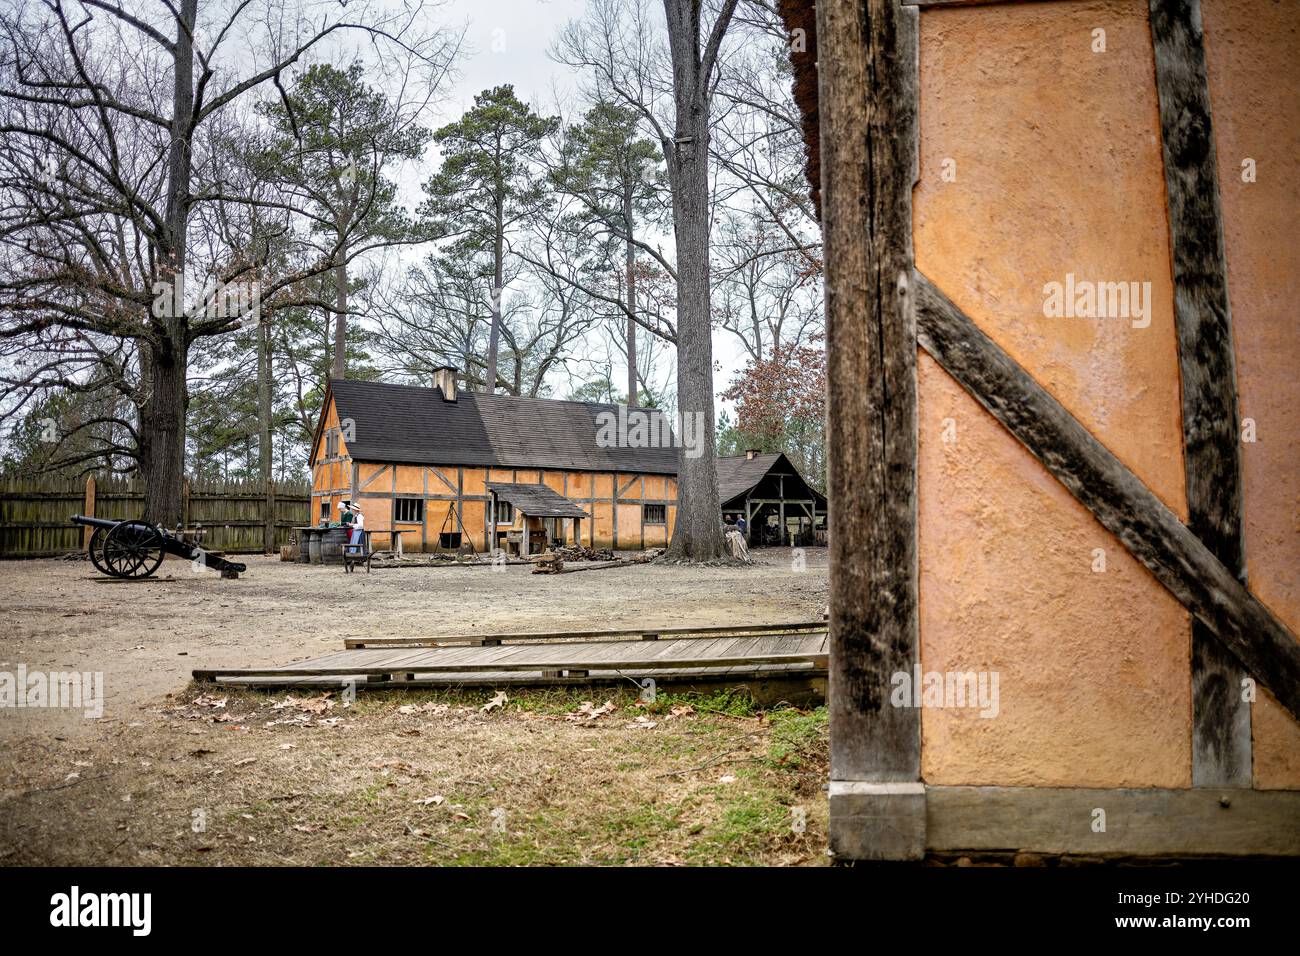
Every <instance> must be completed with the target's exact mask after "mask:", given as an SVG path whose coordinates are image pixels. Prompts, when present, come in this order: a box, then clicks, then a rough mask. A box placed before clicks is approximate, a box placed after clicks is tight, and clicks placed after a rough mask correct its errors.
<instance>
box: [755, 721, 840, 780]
mask: <svg viewBox="0 0 1300 956" xmlns="http://www.w3.org/2000/svg"><path fill="white" fill-rule="evenodd" d="M768 719H769V720H770V721H771V727H772V732H771V737H770V739H769V743H768V756H767V759H768V764H769V765H770V766H772V767H774V768H777V769H782V770H800V769H803V768H805V767H807V766H809V765H810V764H811V765H817V764H822V763H825V762H826V760H827V753H828V748H829V746H830V717H829V713H828V712H827V710H826V707H825V706H822V707H817V708H815V709H813V710H809V711H803V710H796V709H795V708H793V707H791V708H785V709H782V710H774V711H771V712H770V713H769V714H768Z"/></svg>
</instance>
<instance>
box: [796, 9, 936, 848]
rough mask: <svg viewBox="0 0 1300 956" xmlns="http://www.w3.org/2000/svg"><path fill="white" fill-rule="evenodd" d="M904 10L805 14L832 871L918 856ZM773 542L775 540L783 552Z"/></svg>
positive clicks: (912, 321)
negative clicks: (813, 83) (820, 357)
mask: <svg viewBox="0 0 1300 956" xmlns="http://www.w3.org/2000/svg"><path fill="white" fill-rule="evenodd" d="M917 41H918V31H917V10H916V9H915V8H913V7H902V6H901V4H900V3H899V2H898V0H820V2H819V3H818V4H817V62H818V74H819V77H818V78H819V84H820V86H819V89H820V93H819V98H818V107H819V111H820V116H821V158H822V170H821V184H822V223H823V229H824V232H823V242H824V258H825V262H826V280H825V289H826V328H827V335H826V338H827V369H826V379H827V387H828V394H827V408H828V414H827V436H826V445H827V448H828V451H829V461H828V465H829V468H828V479H829V480H828V486H829V494H828V497H829V499H830V502H831V515H830V525H831V528H832V532H831V535H830V547H831V549H832V553H831V578H830V607H831V617H830V628H829V630H830V663H829V701H830V712H831V716H830V757H831V781H830V825H829V829H830V841H831V850H832V852H834V853H835V854H836V855H837V856H840V857H847V858H852V859H875V860H899V859H919V858H921V857H922V856H923V855H924V851H925V787H924V785H923V784H922V783H921V782H920V771H921V720H920V711H919V710H918V709H917V708H915V707H900V706H894V705H893V704H892V703H891V690H893V684H892V682H891V681H892V678H893V677H894V675H896V674H907V675H909V679H910V675H911V674H912V673H914V668H915V667H916V666H917V665H918V664H919V661H918V653H919V646H918V644H919V642H918V622H917V545H916V456H917V423H916V388H917V386H916V313H915V304H914V301H913V292H912V286H913V276H912V269H913V258H912V205H911V203H912V185H913V183H914V182H915V181H916V164H917V141H918V140H917V136H918V126H917V98H918V91H919V81H918V75H917V69H918V67H917ZM784 533H785V531H784V528H783V529H782V535H783V536H784Z"/></svg>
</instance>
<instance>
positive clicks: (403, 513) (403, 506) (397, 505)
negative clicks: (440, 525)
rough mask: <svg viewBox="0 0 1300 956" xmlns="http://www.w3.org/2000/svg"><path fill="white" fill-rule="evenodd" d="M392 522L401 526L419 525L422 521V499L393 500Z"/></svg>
mask: <svg viewBox="0 0 1300 956" xmlns="http://www.w3.org/2000/svg"><path fill="white" fill-rule="evenodd" d="M393 521H395V522H401V523H403V524H419V523H421V522H422V521H424V499H423V498H394V499H393Z"/></svg>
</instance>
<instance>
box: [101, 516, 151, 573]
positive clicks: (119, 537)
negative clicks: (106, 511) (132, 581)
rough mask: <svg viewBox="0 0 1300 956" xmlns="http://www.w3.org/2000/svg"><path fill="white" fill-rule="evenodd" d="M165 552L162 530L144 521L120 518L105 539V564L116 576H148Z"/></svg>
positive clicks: (109, 571)
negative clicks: (121, 520) (121, 519)
mask: <svg viewBox="0 0 1300 956" xmlns="http://www.w3.org/2000/svg"><path fill="white" fill-rule="evenodd" d="M164 554H166V551H165V549H164V548H163V536H162V532H160V531H159V530H158V529H157V528H155V527H154V526H153V525H151V524H148V523H147V522H144V521H123V522H122V523H121V524H117V525H114V526H113V527H112V528H110V529H109V532H108V535H107V536H106V537H105V538H104V550H103V556H104V566H105V568H106V569H107V571H108V573H109V574H111V575H113V577H115V578H147V577H149V575H151V574H153V573H154V572H155V571H157V570H158V565H160V564H162V559H163V555H164Z"/></svg>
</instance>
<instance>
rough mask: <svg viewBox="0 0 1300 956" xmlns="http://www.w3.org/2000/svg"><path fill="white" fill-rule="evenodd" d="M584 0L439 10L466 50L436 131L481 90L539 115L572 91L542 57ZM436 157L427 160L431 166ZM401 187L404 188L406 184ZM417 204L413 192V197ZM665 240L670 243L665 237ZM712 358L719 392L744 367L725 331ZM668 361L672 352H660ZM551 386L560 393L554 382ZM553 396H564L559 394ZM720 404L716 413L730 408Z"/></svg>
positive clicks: (456, 2) (504, 0)
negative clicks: (506, 95)
mask: <svg viewBox="0 0 1300 956" xmlns="http://www.w3.org/2000/svg"><path fill="white" fill-rule="evenodd" d="M585 8H586V0H450V2H448V3H447V4H446V5H445V6H443V7H441V8H440V9H439V17H438V19H439V20H440V21H442V22H444V23H446V24H448V25H449V26H459V25H464V26H465V27H466V33H465V42H466V47H467V49H466V51H465V53H464V54H463V55H462V57H461V59H460V68H459V73H460V76H459V77H458V79H457V80H456V82H455V83H454V84H453V85H452V86H451V88H450V92H449V95H448V96H447V97H446V98H445V99H444V101H443V102H442V103H441V104H440V106H439V107H438V109H437V111H436V115H437V117H438V118H437V120H435V121H434V122H433V124H432V125H433V126H434V127H435V128H436V127H437V126H439V125H442V124H443V123H446V122H449V121H451V120H454V119H456V118H457V117H459V116H460V115H461V114H462V113H464V112H465V111H466V110H467V109H469V108H470V107H471V106H473V104H474V96H475V94H477V93H481V92H482V91H483V90H486V89H490V88H491V87H494V86H500V85H501V84H503V83H511V84H513V85H514V87H515V94H516V95H517V96H518V97H519V98H520V99H521V100H523V101H524V102H526V103H531V104H533V105H534V106H535V107H537V108H538V109H539V110H540V111H543V112H551V111H552V110H554V108H555V102H556V97H557V94H558V95H559V97H560V98H561V99H562V100H563V99H564V98H566V97H567V96H570V95H572V94H574V93H576V91H577V84H576V82H575V79H574V77H573V74H572V71H571V70H570V69H569V68H568V67H565V66H561V65H559V64H557V63H555V61H553V60H552V59H551V58H550V57H549V56H548V54H547V51H548V50H549V49H550V47H551V45H552V43H553V42H554V40H555V38H556V36H557V34H558V33H559V31H560V30H561V28H563V27H564V25H565V24H566V23H568V22H569V21H570V20H572V19H574V18H576V17H579V16H581V15H582V13H583V11H584V10H585ZM435 156H436V153H433V152H432V151H431V153H430V158H431V159H433V161H434V162H435V163H436V159H434V157H435ZM403 185H406V184H405V182H404V183H403ZM413 198H414V200H415V201H416V202H418V201H419V197H418V190H417V193H416V194H415V196H414V197H413ZM664 241H665V242H668V241H670V237H667V236H665V237H664ZM713 352H714V358H715V359H716V360H717V361H718V362H719V363H720V364H721V367H722V371H721V372H720V373H719V374H718V375H717V376H716V378H715V381H714V386H715V391H718V392H720V391H723V390H725V389H726V388H727V387H728V386H729V385H730V384H731V380H732V379H733V378H734V377H735V374H736V372H738V371H739V370H740V369H741V368H743V366H744V359H743V357H742V352H741V349H740V348H739V346H738V345H737V343H736V342H735V340H734V338H733V337H732V336H731V335H730V334H729V333H718V332H715V333H714V335H713ZM663 354H664V355H665V357H666V358H667V360H669V361H671V360H672V355H673V353H672V351H671V350H664V352H663ZM613 378H614V381H615V382H616V383H618V382H625V381H626V372H625V371H624V370H623V369H622V368H621V367H620V368H615V370H614V376H613ZM556 385H557V386H558V387H559V388H560V389H562V388H563V386H561V385H560V384H559V383H558V382H556ZM557 397H563V396H562V394H561V395H558V396H557ZM730 404H731V403H729V402H726V403H724V402H721V401H719V410H721V408H723V407H728V408H729V406H730Z"/></svg>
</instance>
